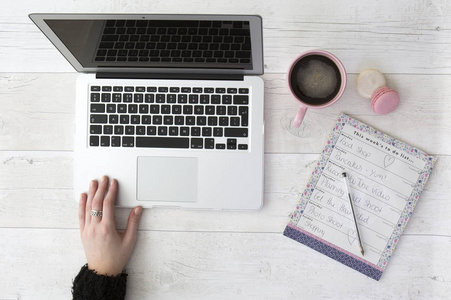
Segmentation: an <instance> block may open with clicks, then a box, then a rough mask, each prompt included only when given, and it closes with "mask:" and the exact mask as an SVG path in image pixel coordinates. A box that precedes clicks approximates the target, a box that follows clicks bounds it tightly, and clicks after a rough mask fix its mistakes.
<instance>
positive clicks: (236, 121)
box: [230, 117, 240, 126]
mask: <svg viewBox="0 0 451 300" xmlns="http://www.w3.org/2000/svg"><path fill="white" fill-rule="evenodd" d="M230 126H240V118H239V117H231V118H230Z"/></svg>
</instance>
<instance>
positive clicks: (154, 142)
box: [136, 137, 190, 148]
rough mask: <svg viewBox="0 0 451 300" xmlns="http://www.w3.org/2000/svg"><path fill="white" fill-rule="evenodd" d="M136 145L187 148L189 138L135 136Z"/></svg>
mask: <svg viewBox="0 0 451 300" xmlns="http://www.w3.org/2000/svg"><path fill="white" fill-rule="evenodd" d="M136 147H144V148H189V147H190V141H189V138H179V137H137V138H136Z"/></svg>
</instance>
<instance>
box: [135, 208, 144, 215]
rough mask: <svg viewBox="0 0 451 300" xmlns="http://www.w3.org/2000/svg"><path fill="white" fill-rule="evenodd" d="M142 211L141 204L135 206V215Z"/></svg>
mask: <svg viewBox="0 0 451 300" xmlns="http://www.w3.org/2000/svg"><path fill="white" fill-rule="evenodd" d="M142 212H143V208H142V207H141V206H138V207H137V208H135V215H137V216H140V215H141V213H142Z"/></svg>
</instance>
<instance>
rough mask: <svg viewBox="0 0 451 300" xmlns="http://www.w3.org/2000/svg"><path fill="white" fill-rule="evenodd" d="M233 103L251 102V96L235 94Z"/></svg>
mask: <svg viewBox="0 0 451 300" xmlns="http://www.w3.org/2000/svg"><path fill="white" fill-rule="evenodd" d="M233 104H235V105H240V104H249V96H247V95H235V96H233Z"/></svg>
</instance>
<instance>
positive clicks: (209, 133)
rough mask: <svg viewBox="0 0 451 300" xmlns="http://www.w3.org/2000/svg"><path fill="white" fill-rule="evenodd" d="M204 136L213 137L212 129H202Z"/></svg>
mask: <svg viewBox="0 0 451 300" xmlns="http://www.w3.org/2000/svg"><path fill="white" fill-rule="evenodd" d="M202 136H211V127H202Z"/></svg>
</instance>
